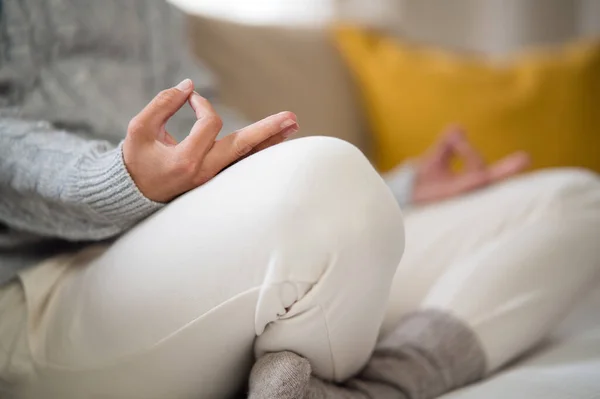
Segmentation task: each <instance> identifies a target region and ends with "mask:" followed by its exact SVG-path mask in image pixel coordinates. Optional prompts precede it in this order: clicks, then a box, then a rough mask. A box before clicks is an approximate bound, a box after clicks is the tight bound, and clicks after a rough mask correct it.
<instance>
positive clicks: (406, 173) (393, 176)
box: [385, 162, 416, 207]
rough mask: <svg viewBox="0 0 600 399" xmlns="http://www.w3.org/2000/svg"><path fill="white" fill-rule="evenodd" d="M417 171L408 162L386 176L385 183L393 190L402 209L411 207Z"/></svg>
mask: <svg viewBox="0 0 600 399" xmlns="http://www.w3.org/2000/svg"><path fill="white" fill-rule="evenodd" d="M415 177H416V171H415V168H414V166H413V165H412V164H411V163H409V162H407V163H404V164H402V165H400V166H399V167H397V168H396V169H394V170H392V171H391V172H389V173H388V174H386V176H385V182H386V183H387V185H388V186H389V187H390V189H391V190H392V193H393V194H394V197H395V198H396V201H398V204H400V207H406V206H409V205H411V203H412V196H413V189H414V184H415Z"/></svg>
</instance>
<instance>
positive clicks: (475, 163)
mask: <svg viewBox="0 0 600 399" xmlns="http://www.w3.org/2000/svg"><path fill="white" fill-rule="evenodd" d="M449 143H450V146H451V148H452V153H454V154H457V155H458V156H459V157H460V158H461V159H462V160H463V161H464V164H465V168H466V170H467V171H476V170H482V169H484V168H485V166H486V163H485V160H484V159H483V156H482V155H481V153H480V152H479V151H477V150H476V149H475V147H473V146H472V145H471V143H470V142H469V140H468V139H467V137H466V136H465V134H464V132H463V131H462V130H456V131H455V132H453V134H452V135H451V136H450V137H449Z"/></svg>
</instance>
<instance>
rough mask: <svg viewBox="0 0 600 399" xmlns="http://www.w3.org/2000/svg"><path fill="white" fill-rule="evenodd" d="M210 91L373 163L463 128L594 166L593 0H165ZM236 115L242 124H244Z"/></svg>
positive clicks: (494, 144) (500, 143)
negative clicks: (184, 22) (333, 139)
mask: <svg viewBox="0 0 600 399" xmlns="http://www.w3.org/2000/svg"><path fill="white" fill-rule="evenodd" d="M171 1H172V2H173V3H174V4H175V5H176V6H178V7H180V8H181V9H183V10H184V11H185V12H186V13H187V14H188V15H189V22H190V23H189V36H190V40H191V46H192V49H193V52H194V54H195V56H196V57H198V59H199V60H201V62H202V63H204V64H205V65H206V66H207V67H208V68H209V69H210V71H211V73H212V78H213V79H214V83H215V95H216V97H217V98H218V99H219V102H222V103H223V104H225V105H227V106H228V107H229V108H230V109H232V110H235V111H236V112H237V113H239V114H241V115H242V116H243V117H244V118H246V119H248V120H256V119H259V118H262V117H264V116H266V115H268V114H271V113H273V112H276V111H278V110H282V109H288V110H292V111H294V112H296V113H297V115H298V116H299V118H300V123H301V127H302V134H303V135H313V134H322V135H332V136H337V137H341V138H344V139H346V140H348V141H350V142H352V143H354V144H356V145H357V146H359V147H360V148H361V149H363V150H364V151H365V152H366V153H367V154H368V155H369V156H370V157H371V158H372V159H373V161H374V162H375V164H376V165H377V166H378V167H379V168H380V169H381V170H383V171H385V170H388V169H390V168H392V167H393V166H394V165H396V164H398V163H399V162H402V161H403V160H406V159H408V158H411V157H414V156H416V155H418V154H420V153H422V152H423V151H424V150H425V149H426V148H427V147H428V146H429V145H430V144H431V143H432V142H433V141H434V140H435V137H436V136H437V135H438V133H439V132H440V131H441V130H442V129H443V128H444V127H446V126H447V125H449V124H460V125H462V126H464V127H465V128H466V130H467V131H468V132H469V138H470V139H471V140H472V141H473V142H474V144H475V145H476V146H477V147H479V148H480V149H481V150H482V152H483V153H484V155H485V156H486V157H487V158H488V160H490V161H491V160H494V159H497V158H500V157H501V156H503V155H505V154H507V153H510V152H512V151H515V150H518V149H523V150H527V151H529V152H530V153H531V155H532V158H533V165H534V167H535V168H540V167H551V166H584V167H588V168H591V169H594V170H596V171H600V133H599V132H600V112H599V109H598V104H599V103H600V1H597V0H454V1H451V2H449V1H441V0H420V1H413V0H288V1H279V0H254V1H248V0H243V1H242V0H238V1H236V0H171ZM240 123H241V122H240Z"/></svg>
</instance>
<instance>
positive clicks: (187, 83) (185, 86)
mask: <svg viewBox="0 0 600 399" xmlns="http://www.w3.org/2000/svg"><path fill="white" fill-rule="evenodd" d="M190 87H192V81H191V80H190V79H184V80H182V81H181V82H179V84H178V85H177V86H175V88H176V89H177V90H179V91H183V92H186V91H188V90H189V89H190Z"/></svg>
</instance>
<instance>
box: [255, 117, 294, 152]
mask: <svg viewBox="0 0 600 399" xmlns="http://www.w3.org/2000/svg"><path fill="white" fill-rule="evenodd" d="M296 132H298V124H294V125H292V126H290V127H287V128H285V129H283V130H282V131H281V133H278V134H276V135H275V136H272V137H270V138H268V139H266V140H265V141H263V142H262V143H260V144H259V145H257V146H256V147H254V149H253V150H252V151H250V154H255V153H257V152H260V151H262V150H265V149H267V148H269V147H273V146H274V145H277V144H281V143H283V142H284V141H285V140H286V139H287V138H289V137H290V136H292V135H294V134H295V133H296Z"/></svg>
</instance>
